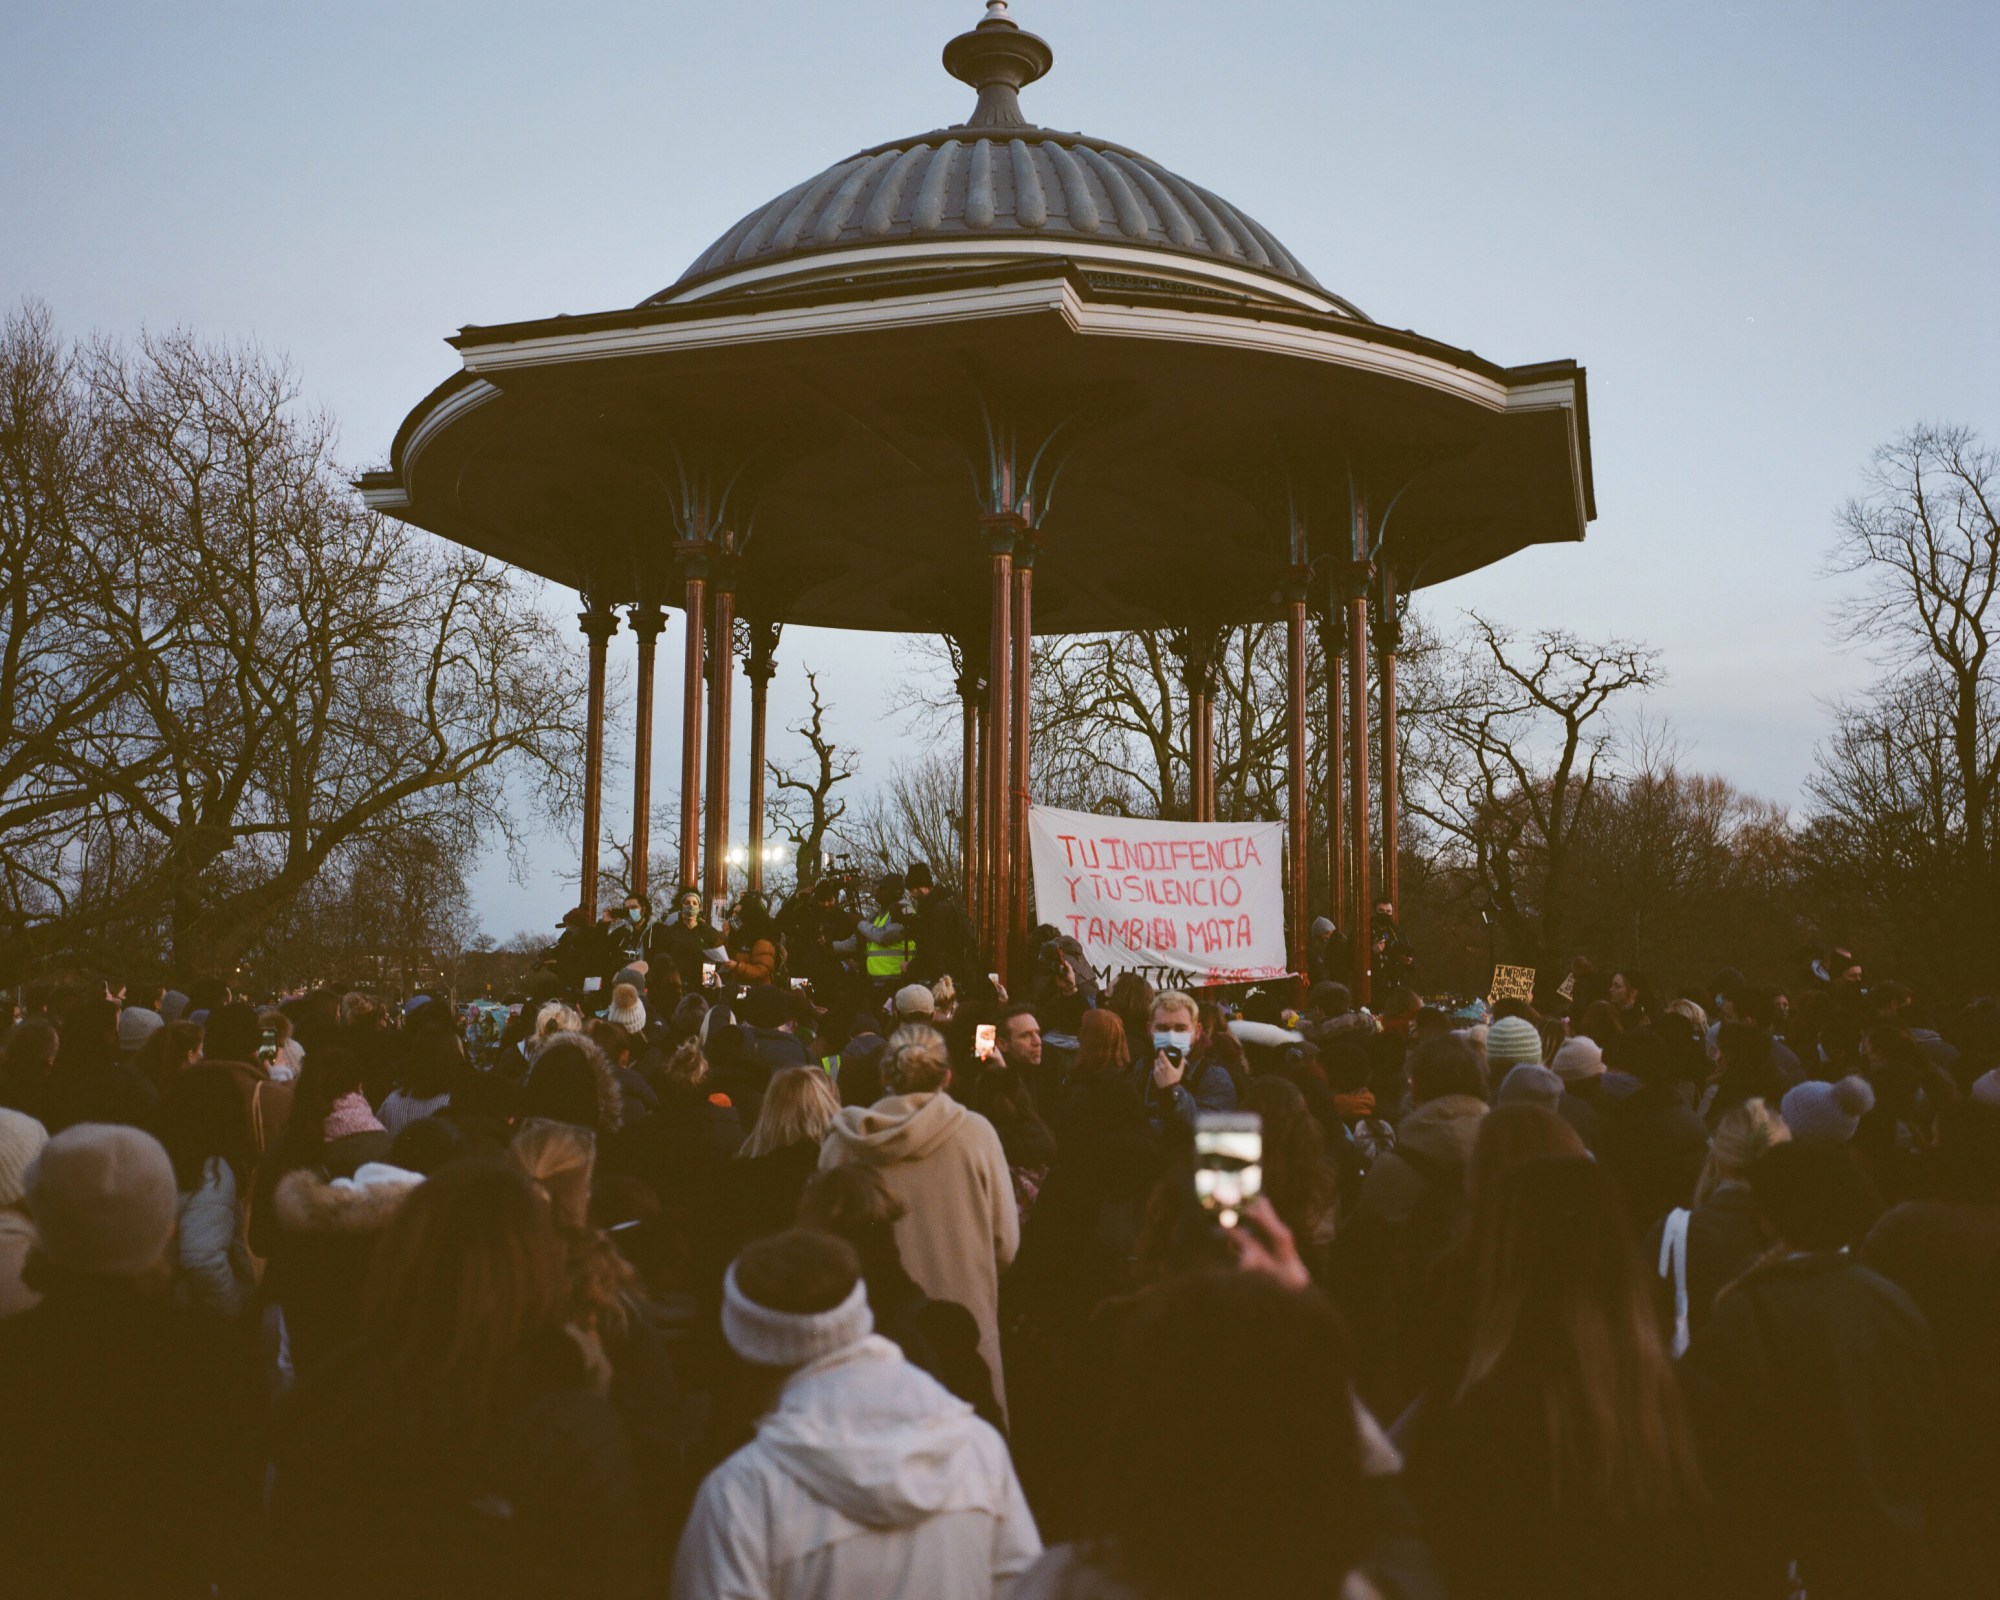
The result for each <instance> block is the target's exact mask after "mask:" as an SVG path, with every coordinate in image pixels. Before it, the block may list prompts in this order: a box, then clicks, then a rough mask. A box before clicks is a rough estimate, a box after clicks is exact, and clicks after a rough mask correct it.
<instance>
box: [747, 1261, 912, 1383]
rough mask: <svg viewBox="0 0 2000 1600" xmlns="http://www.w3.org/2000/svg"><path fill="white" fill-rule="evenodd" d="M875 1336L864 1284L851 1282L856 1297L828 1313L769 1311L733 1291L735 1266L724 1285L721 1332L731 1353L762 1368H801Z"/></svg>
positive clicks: (852, 1295) (851, 1296) (850, 1296)
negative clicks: (872, 1335) (870, 1336)
mask: <svg viewBox="0 0 2000 1600" xmlns="http://www.w3.org/2000/svg"><path fill="white" fill-rule="evenodd" d="M874 1331H875V1314H874V1313H873V1312H872V1311H870V1310H869V1309H868V1285H867V1284H866V1283H864V1282H862V1280H861V1279H859V1278H856V1279H855V1280H854V1292H853V1293H852V1294H850V1295H848V1297H847V1298H846V1299H845V1300H843V1301H841V1303H840V1304H839V1305H837V1306H834V1307H833V1308H832V1309H831V1310H827V1311H817V1312H794V1311H773V1310H772V1309H771V1308H770V1307H769V1306H760V1305H759V1304H758V1303H757V1302H756V1301H755V1300H752V1299H751V1298H750V1297H749V1296H747V1295H746V1294H744V1292H743V1291H742V1290H741V1289H739V1288H738V1287H737V1286H736V1265H735V1263H734V1262H731V1263H730V1267H729V1274H728V1276H727V1277H725V1278H724V1279H723V1280H722V1333H723V1337H724V1338H726V1339H728V1341H729V1348H730V1349H732V1350H734V1351H735V1352H736V1353H737V1354H738V1355H739V1356H741V1357H742V1358H743V1359H744V1360H745V1361H751V1362H755V1363H756V1364H757V1365H758V1366H760V1367H803V1366H805V1365H806V1364H807V1363H808V1362H812V1361H817V1360H819V1359H820V1358H821V1357H822V1356H830V1355H833V1354H835V1353H836V1352H838V1351H841V1350H845V1349H846V1348H847V1347H848V1346H849V1345H855V1344H859V1343H860V1342H861V1341H862V1340H863V1339H865V1338H867V1337H868V1335H869V1334H871V1333H873V1332H874Z"/></svg>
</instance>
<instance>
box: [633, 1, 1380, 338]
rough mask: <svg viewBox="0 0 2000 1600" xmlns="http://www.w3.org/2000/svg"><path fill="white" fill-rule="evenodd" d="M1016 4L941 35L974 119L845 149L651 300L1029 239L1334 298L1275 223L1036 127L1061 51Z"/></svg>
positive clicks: (1117, 155) (1119, 150)
mask: <svg viewBox="0 0 2000 1600" xmlns="http://www.w3.org/2000/svg"><path fill="white" fill-rule="evenodd" d="M1006 12H1007V6H1006V0H990V3H989V4H988V7H987V14H986V17H985V19H984V20H983V21H981V22H980V24H979V25H978V27H976V28H974V29H973V30H972V31H971V32H970V33H964V34H960V35H959V36H958V37H957V38H955V39H953V40H952V41H951V42H950V44H948V45H946V47H945V52H944V61H945V66H946V68H947V69H948V70H949V71H950V72H951V73H952V74H953V76H955V77H958V78H961V79H963V80H964V81H965V82H967V83H970V84H972V85H973V86H974V87H975V88H976V89H978V91H979V103H978V105H977V107H976V108H975V109H974V111H973V114H972V116H971V117H970V118H969V119H968V120H967V121H965V122H964V123H961V124H960V125H958V126H957V127H952V128H940V129H937V130H936V131H934V132H931V133H925V134H920V135H918V136H916V137H914V138H910V139H901V140H897V141H895V142H894V143H891V144H885V145H878V146H877V147H876V148H874V149H872V150H864V151H862V152H861V153H860V154H858V155H853V156H849V157H848V158H847V159H846V160H844V161H840V162H837V163H835V164H834V165H833V166H831V167H829V168H827V169H826V171H824V172H822V173H820V174H819V175H818V176H817V177H813V178H808V179H807V180H806V181H805V182H804V183H801V184H799V185H798V186H797V187H796V188H793V189H790V190H787V191H786V192H785V193H784V194H781V195H779V196H778V198H777V199H775V200H772V201H770V202H768V203H767V204H765V205H762V206H759V207H758V208H757V209H756V210H755V211H752V212H751V213H750V214H749V215H748V216H746V217H744V218H743V219H742V221H740V222H738V223H737V224H736V226H735V227H733V228H731V229H730V230H729V231H728V232H727V233H725V234H724V235H723V236H722V237H721V238H720V239H718V240H716V242H715V243H714V244H712V245H711V246H709V248H708V249H707V250H705V251H703V252H702V254H701V256H700V257H699V258H698V259H697V260H696V261H695V262H694V264H693V265H692V266H690V267H689V268H688V269H687V271H686V272H684V273H683V274H682V275H681V277H680V280H679V281H678V282H677V283H676V284H675V285H674V286H673V287H672V288H671V289H668V290H666V291H665V292H663V293H662V294H660V295H656V296H654V298H653V300H652V301H649V302H648V304H654V303H658V302H660V301H664V300H671V299H674V298H676V297H678V295H679V294H680V293H681V291H682V289H683V288H684V287H685V286H687V285H690V284H692V283H694V282H696V281H698V280H702V279H707V278H709V277H711V276H714V275H716V274H719V273H725V272H734V271H741V270H743V269H745V268H752V267H760V266H764V265H767V264H770V263H773V262H780V261H787V260H793V259H798V258H804V257H810V256H812V255H815V254H818V253H820V252H825V251H834V250H842V249H852V248H855V247H865V246H870V245H894V244H899V243H902V244H908V243H922V242H927V241H952V240H993V241H995V242H998V243H1007V242H1013V243H1017V244H1018V243H1020V242H1022V241H1024V240H1028V239H1044V240H1061V241H1074V242H1080V243H1086V244H1093V245H1097V246H1099V247H1103V246H1124V247H1136V248H1139V249H1150V250H1157V251H1161V252H1166V253H1170V254H1173V255H1177V256H1183V257H1193V258H1197V259H1200V260H1203V261H1205V262H1208V263H1211V264H1219V265H1226V266H1228V267H1231V268H1235V269H1238V270H1246V271H1249V272H1253V273H1262V274H1268V275H1270V276H1273V277H1276V278H1280V279H1285V280H1288V281H1289V282H1291V283H1293V284H1297V285H1300V286H1302V287H1304V288H1306V289H1309V290H1312V291H1314V293H1315V294H1316V295H1319V296H1324V297H1325V298H1326V299H1333V297H1332V296H1328V295H1327V294H1326V291H1325V290H1324V289H1322V288H1321V287H1320V285H1319V282H1318V280H1316V279H1315V278H1314V277H1313V275H1312V274H1311V273H1310V272H1308V271H1307V270H1306V269H1305V267H1304V266H1303V265H1301V264H1300V262H1299V260H1298V258H1297V257H1295V256H1294V255H1293V254H1292V253H1291V252H1290V251H1289V250H1287V249H1286V248H1285V247H1284V246H1283V245H1282V244H1280V243H1279V242H1278V240H1277V239H1276V238H1275V237H1273V236H1272V234H1271V232H1270V230H1269V229H1268V228H1265V227H1264V226H1263V225H1262V224H1261V223H1259V222H1257V221H1256V220H1255V219H1253V218H1251V217H1248V216H1246V215H1244V213H1243V212H1241V211H1239V210H1238V209H1237V208H1236V207H1235V206H1233V205H1231V204H1230V203H1229V202H1228V201H1227V200H1224V199H1223V198H1222V197H1221V196H1220V195H1217V194H1215V193H1213V192H1212V191H1210V190H1207V189H1204V188H1202V187H1201V186H1200V185H1198V184H1194V183H1190V182H1189V181H1188V180H1187V179H1185V178H1183V177H1181V176H1179V175H1178V174H1176V173H1173V172H1169V171H1168V170H1167V169H1166V168H1165V167H1163V166H1161V165H1160V164H1159V163H1158V162H1156V161H1151V160H1149V159H1147V158H1146V157H1145V156H1142V155H1139V154H1138V153H1137V152H1135V151H1132V150H1128V149H1126V148H1124V147H1123V146H1121V145H1116V144H1112V143H1110V142H1108V141H1106V140H1103V139H1093V138H1090V137H1088V136H1086V135H1084V134H1080V133H1061V132H1057V131H1055V130H1053V129H1049V128H1038V127H1035V126H1033V125H1031V124H1030V123H1029V122H1028V121H1027V119H1026V118H1025V117H1024V116H1023V115H1022V114H1021V107H1020V101H1019V99H1018V97H1017V92H1018V90H1019V89H1020V88H1021V87H1022V86H1023V85H1025V84H1027V83H1031V82H1033V81H1034V80H1035V79H1036V78H1039V77H1041V76H1042V74H1043V73H1045V72H1047V71H1048V69H1049V67H1050V66H1051V65H1052V64H1053V61H1054V53H1053V52H1052V51H1051V50H1050V49H1049V47H1048V45H1047V44H1045V43H1044V42H1043V41H1042V40H1040V39H1038V38H1037V37H1036V36H1035V35H1033V34H1031V33H1024V32H1022V31H1021V29H1020V28H1019V27H1018V26H1017V25H1016V24H1015V23H1014V21H1013V20H1012V19H1011V18H1009V17H1008V16H1007V14H1006ZM1335 304H1336V305H1339V306H1340V307H1341V309H1343V310H1346V311H1348V312H1350V313H1352V314H1355V315H1359V313H1355V312H1353V308H1352V307H1350V306H1347V305H1346V304H1345V303H1344V302H1340V301H1337V300H1336V301H1335Z"/></svg>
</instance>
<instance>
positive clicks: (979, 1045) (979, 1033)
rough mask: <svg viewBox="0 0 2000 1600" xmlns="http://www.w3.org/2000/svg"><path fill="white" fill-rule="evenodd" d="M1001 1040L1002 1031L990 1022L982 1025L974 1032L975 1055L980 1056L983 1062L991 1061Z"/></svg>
mask: <svg viewBox="0 0 2000 1600" xmlns="http://www.w3.org/2000/svg"><path fill="white" fill-rule="evenodd" d="M999 1039H1000V1030H999V1029H998V1028H997V1027H996V1026H994V1024H992V1023H990V1022H982V1023H980V1024H979V1026H978V1027H977V1028H975V1029H973V1030H972V1052H973V1054H974V1055H976V1056H978V1057H979V1059H980V1060H981V1061H989V1060H991V1059H992V1057H993V1052H994V1049H995V1047H996V1046H997V1045H998V1043H999Z"/></svg>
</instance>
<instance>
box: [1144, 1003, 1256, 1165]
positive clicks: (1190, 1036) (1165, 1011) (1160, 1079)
mask: <svg viewBox="0 0 2000 1600" xmlns="http://www.w3.org/2000/svg"><path fill="white" fill-rule="evenodd" d="M1137 1076H1138V1080H1139V1092H1140V1094H1141V1096H1143V1098H1144V1099H1145V1102H1146V1115H1147V1117H1148V1118H1149V1119H1150V1120H1151V1121H1152V1124H1153V1131H1154V1132H1155V1133H1160V1132H1164V1131H1165V1130H1166V1129H1167V1128H1168V1126H1170V1125H1171V1124H1173V1123H1175V1122H1178V1123H1180V1124H1181V1126H1183V1127H1186V1128H1193V1126H1194V1116H1195V1113H1196V1112H1197V1111H1234V1110H1235V1109H1236V1080H1235V1079H1234V1078H1232V1077H1230V1075H1229V1069H1228V1068H1227V1067H1226V1066H1224V1065H1223V1064H1222V1063H1221V1062H1220V1061H1218V1060H1216V1059H1215V1058H1214V1057H1213V1056H1212V1055H1211V1054H1210V1053H1209V1049H1208V1036H1207V1034H1206V1033H1204V1032H1203V1031H1202V1027H1201V1018H1200V1008H1199V1007H1198V1006H1197V1005H1196V1004H1195V1000H1194V996H1192V995H1188V994H1182V993H1181V992H1180V991H1179V990H1177V989H1169V990H1168V991H1167V992H1166V993H1165V994H1163V995H1161V996H1160V997H1159V998H1158V999H1156V1000H1155V1001H1154V1002H1153V1053H1152V1055H1151V1057H1150V1058H1149V1059H1148V1060H1146V1061H1144V1062H1142V1063H1140V1064H1139V1066H1138V1069H1137Z"/></svg>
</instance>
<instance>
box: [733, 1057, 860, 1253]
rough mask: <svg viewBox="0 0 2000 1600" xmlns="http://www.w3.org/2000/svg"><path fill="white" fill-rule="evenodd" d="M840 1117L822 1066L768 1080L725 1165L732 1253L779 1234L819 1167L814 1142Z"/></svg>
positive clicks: (795, 1069) (786, 1072)
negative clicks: (751, 1124)
mask: <svg viewBox="0 0 2000 1600" xmlns="http://www.w3.org/2000/svg"><path fill="white" fill-rule="evenodd" d="M839 1115H840V1095H839V1092H838V1091H837V1090H835V1088H834V1086H833V1079H832V1078H830V1077H828V1076H827V1074H826V1071H825V1069H824V1068H822V1067H786V1068H785V1069H784V1070H783V1071H782V1072H779V1073H777V1074H775V1075H774V1076H773V1077H772V1079H771V1084H770V1087H769V1088H767V1089H766V1090H765V1091H764V1103H763V1105H762V1106H761V1107H760V1108H759V1109H758V1112H757V1125H756V1126H755V1127H754V1128H752V1129H751V1130H750V1137H749V1138H747V1139H745V1140H744V1141H743V1145H742V1148H741V1149H739V1150H738V1151H737V1152H736V1159H735V1160H733V1161H732V1162H730V1164H729V1173H728V1177H727V1180H726V1181H727V1183H728V1186H729V1190H730V1203H729V1205H728V1207H727V1211H726V1215H727V1217H728V1220H729V1224H730V1227H731V1230H732V1235H733V1238H734V1241H735V1245H736V1249H737V1250H739V1251H740V1250H741V1248H742V1247H743V1246H744V1245H746V1244H749V1243H750V1242H751V1241H752V1240H754V1239H763V1238H767V1237H769V1236H770V1235H771V1234H774V1233H783V1232H784V1231H785V1230H786V1229H787V1228H789V1227H791V1226H792V1224H793V1219H794V1218H796V1217H797V1215H798V1210H799V1196H800V1195H801V1194H803V1193H804V1192H805V1187H806V1182H807V1180H808V1179H809V1178H811V1177H812V1175H813V1173H814V1172H815V1171H817V1170H818V1168H819V1147H820V1141H821V1140H823V1139H824V1138H825V1137H826V1130H827V1129H828V1128H830V1127H831V1126H833V1119H834V1118H835V1117H837V1116H839Z"/></svg>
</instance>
